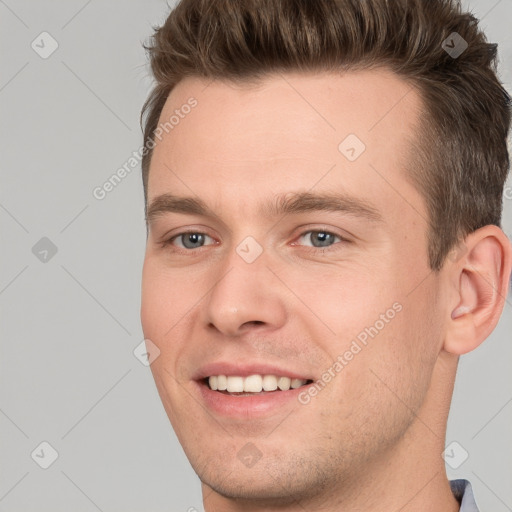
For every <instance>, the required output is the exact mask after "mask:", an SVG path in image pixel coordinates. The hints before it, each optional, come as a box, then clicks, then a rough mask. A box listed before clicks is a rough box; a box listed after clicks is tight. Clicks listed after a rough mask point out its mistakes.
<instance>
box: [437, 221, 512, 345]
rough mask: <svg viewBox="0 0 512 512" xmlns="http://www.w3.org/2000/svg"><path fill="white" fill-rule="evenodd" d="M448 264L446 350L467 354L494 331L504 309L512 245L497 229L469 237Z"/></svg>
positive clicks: (490, 227) (482, 229) (489, 228)
mask: <svg viewBox="0 0 512 512" xmlns="http://www.w3.org/2000/svg"><path fill="white" fill-rule="evenodd" d="M453 254H455V256H452V257H448V258H447V260H446V263H445V264H446V265H447V269H446V270H447V272H448V279H449V283H450V284H449V286H450V301H449V309H448V311H447V313H448V319H447V329H446V334H445V340H444V346H443V348H444V350H446V351H447V352H450V353H452V354H457V355H461V354H465V353H467V352H470V351H471V350H473V349H475V348H476V347H478V346H479V345H480V343H482V342H483V341H484V340H485V339H486V338H487V337H488V336H489V335H490V334H491V332H492V331H493V330H494V328H495V327H496V325H497V323H498V320H499V318H500V315H501V312H502V311H503V306H504V305H505V301H506V297H507V293H508V287H509V280H510V272H511V265H512V263H511V260H512V245H511V244H510V241H509V239H508V238H507V236H506V235H505V233H504V232H503V231H502V230H501V229H500V228H499V227H498V226H494V225H489V226H484V227H482V228H480V229H478V230H476V231H474V232H473V233H471V234H469V235H468V236H467V237H466V239H465V240H464V243H463V244H462V249H461V248H460V247H459V248H458V250H456V251H455V253H452V255H453Z"/></svg>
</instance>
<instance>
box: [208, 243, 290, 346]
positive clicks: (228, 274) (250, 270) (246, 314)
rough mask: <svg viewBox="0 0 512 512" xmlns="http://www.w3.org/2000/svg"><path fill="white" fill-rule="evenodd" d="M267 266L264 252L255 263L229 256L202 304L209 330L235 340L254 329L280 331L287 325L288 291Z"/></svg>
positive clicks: (235, 254) (234, 253)
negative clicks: (285, 296)
mask: <svg viewBox="0 0 512 512" xmlns="http://www.w3.org/2000/svg"><path fill="white" fill-rule="evenodd" d="M267 263H268V259H267V257H266V254H265V252H263V254H261V255H260V256H259V257H258V259H257V260H256V261H253V262H252V263H247V262H246V261H245V260H244V259H243V258H242V257H241V256H240V255H239V254H238V253H237V252H236V251H235V250H233V251H232V252H230V254H229V256H227V257H226V260H225V261H224V265H223V272H222V273H219V274H218V275H216V276H215V279H216V283H215V284H214V285H213V288H212V290H211V292H210V293H209V294H208V295H207V296H206V297H205V300H204V302H203V315H204V320H205V322H206V324H207V325H208V326H209V328H213V329H216V330H217V331H218V332H220V333H222V334H224V335H225V336H229V337H236V336H240V335H242V334H244V333H245V332H247V331H249V330H251V329H265V330H274V329H278V328H279V327H281V326H282V325H283V324H284V323H285V321H286V315H287V313H286V305H285V301H284V295H285V290H284V289H283V286H282V285H280V283H279V280H278V279H276V277H275V275H274V274H273V273H272V272H271V271H270V270H269V268H267ZM219 276H220V277H219Z"/></svg>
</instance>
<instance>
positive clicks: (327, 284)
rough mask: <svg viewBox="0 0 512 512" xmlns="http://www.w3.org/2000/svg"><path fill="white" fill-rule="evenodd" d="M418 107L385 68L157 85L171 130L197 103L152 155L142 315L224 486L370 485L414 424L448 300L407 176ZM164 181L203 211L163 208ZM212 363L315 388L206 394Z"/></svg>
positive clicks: (174, 409)
mask: <svg viewBox="0 0 512 512" xmlns="http://www.w3.org/2000/svg"><path fill="white" fill-rule="evenodd" d="M191 97H193V98H195V99H196V100H197V105H196V106H195V107H194V108H192V109H189V108H185V109H181V107H182V106H183V105H185V104H187V102H188V100H189V99H190V98H191ZM420 107H421V104H420V100H419V96H418V94H417V92H416V91H415V90H411V86H410V85H409V84H407V83H405V82H403V81H402V80H400V79H398V78H397V77H395V76H394V75H392V74H391V73H390V72H387V71H382V70H381V71H375V70H374V71H365V72H348V73H346V74H344V75H332V74H331V75H329V74H315V75H314V74H310V75H304V74H286V75H283V76H272V77H268V78H267V79H265V80H264V81H263V82H262V83H261V84H260V85H258V86H257V87H255V86H248V85H246V86H243V87H242V86H235V85H233V84H229V83H223V82H219V81H213V82H211V83H209V84H208V83H207V82H204V81H201V80H200V79H196V78H188V79H186V80H184V81H182V82H180V83H179V84H178V86H177V87H176V88H175V89H174V90H173V92H172V93H171V95H170V97H169V98H168V100H167V103H166V105H165V108H164V110H163V112H162V115H161V118H160V120H161V122H162V123H165V122H166V121H168V120H169V118H170V117H171V116H172V115H173V114H174V111H175V110H176V109H178V110H179V111H180V112H181V113H182V115H183V112H185V111H186V112H189V113H188V114H186V115H183V118H181V116H180V120H179V123H177V124H175V125H174V127H173V129H172V130H169V133H168V134H165V135H164V137H163V138H162V140H161V141H159V142H158V144H157V146H156V148H155V151H154V154H153V158H152V162H151V170H150V175H149V185H148V205H149V210H150V218H149V221H150V222H149V236H148V241H147V250H146V256H145V262H144V271H143V290H142V309H141V319H142V325H143V330H144V335H145V337H146V338H148V339H150V340H151V341H152V342H153V343H154V344H155V345H157V346H158V348H159V350H160V356H159V357H158V358H157V359H156V360H155V361H154V362H153V363H152V365H151V369H152V372H153V375H154V378H155V381H156V385H157V387H158V391H159V394H160V396H161V399H162V401H163V404H164V407H165V409H166V412H167V414H168V416H169V419H170V421H171V423H172V426H173V427H174V430H175V431H176V434H177V436H178V438H179V441H180V443H181V444H182V446H183V448H184V450H185V453H186V454H187V456H188V458H189V460H190V462H191V464H192V466H193V467H194V469H195V471H196V472H197V473H198V475H199V476H200V478H201V480H202V481H203V482H204V483H205V484H206V485H208V486H209V487H211V488H212V489H214V490H215V491H216V492H218V493H220V494H223V495H226V496H241V497H251V496H252V497H256V496H257V497H260V498H265V497H266V498H272V499H274V500H275V499H277V498H279V497H284V496H289V495H293V496H294V497H295V498H296V499H298V498H299V497H301V496H308V495H313V494H315V493H317V492H322V490H323V489H324V490H325V489H326V488H327V487H328V486H329V485H334V484H339V482H340V481H342V480H343V481H349V480H351V479H356V478H362V477H363V475H364V477H365V478H368V475H369V474H371V473H370V471H371V470H372V468H374V467H376V466H377V465H378V463H379V461H382V460H385V459H386V458H387V457H389V454H390V453H391V452H392V451H393V450H394V449H396V448H397V447H398V445H399V443H400V439H401V438H402V436H403V435H404V433H405V432H406V431H407V430H408V429H409V427H410V426H411V424H412V423H413V422H414V414H413V413H412V412H411V411H413V410H414V411H418V410H420V408H421V406H422V404H423V402H424V399H425V397H426V396H427V393H428V386H429V383H430V379H431V375H432V372H433V369H434V365H435V363H436V359H437V356H438V354H439V352H440V350H441V346H442V338H443V323H442V321H443V318H444V311H445V310H446V304H445V303H444V302H443V298H442V293H440V285H441V281H440V280H441V278H442V273H441V274H435V273H431V271H430V268H429V266H428V260H427V240H426V233H427V224H426V219H427V212H426V207H425V202H424V200H423V198H422V197H421V195H420V194H419V193H418V192H417V191H416V190H415V189H414V188H413V186H412V185H411V184H410V182H409V181H408V180H407V172H408V169H407V164H408V157H407V154H408V151H410V150H411V144H413V142H411V141H412V140H413V139H414V134H415V133H416V132H415V130H416V126H417V122H418V121H417V120H418V118H419V116H418V113H419V110H420ZM180 109H181V110H180ZM362 143H363V144H364V145H365V149H364V148H363V146H362ZM340 144H341V145H340ZM412 151H414V149H413V150H412ZM164 194H172V195H173V196H176V197H177V198H191V199H193V200H194V201H198V202H200V203H204V205H203V206H205V209H204V210H201V209H199V208H198V207H197V205H196V204H195V203H194V204H192V202H191V201H181V202H180V201H167V203H165V201H162V200H161V201H160V202H159V206H160V207H159V208H158V211H157V208H156V207H154V206H152V205H154V202H155V200H156V199H157V198H158V197H159V196H162V195H164ZM300 194H304V195H303V196H300ZM327 196H329V197H330V196H339V198H338V199H337V198H336V197H332V198H331V200H330V201H327V200H326V198H327ZM155 204H156V203H155ZM165 205H166V206H165ZM172 205H174V206H173V207H172V208H171V206H172ZM192 206H193V207H192ZM166 207H168V208H167V209H166ZM152 213H153V214H154V215H152ZM184 233H189V234H188V235H186V234H185V235H183V234H184ZM190 233H192V234H190ZM181 235H183V236H181ZM336 362H338V364H336ZM219 375H221V376H228V377H247V376H251V375H256V376H255V377H251V378H250V379H248V380H245V379H241V378H238V379H237V378H231V379H230V378H227V379H224V378H223V377H221V378H220V379H213V381H214V383H213V386H214V387H215V385H217V386H221V387H224V386H223V384H224V385H225V383H226V381H227V383H228V386H229V388H228V389H232V390H235V389H241V388H240V387H238V386H243V385H244V384H246V385H248V386H252V385H254V386H256V387H255V388H250V389H258V386H261V385H262V383H263V384H266V386H267V389H271V388H273V387H275V383H276V379H274V378H272V377H266V378H265V379H261V378H260V377H259V376H261V377H264V376H265V375H271V376H272V375H274V376H275V377H277V378H280V377H284V379H281V380H280V381H279V382H280V384H281V387H283V388H285V389H286V385H287V383H289V380H290V379H293V378H295V379H302V380H299V381H295V383H294V384H295V385H299V384H303V383H304V381H306V384H305V385H303V386H301V387H299V388H295V389H290V390H281V389H279V388H278V389H277V390H275V391H266V392H261V393H256V392H254V393H249V394H243V393H242V394H236V393H235V394H230V393H229V392H228V391H219V390H211V389H210V388H209V386H208V384H207V380H208V379H207V378H208V377H210V376H219ZM287 377H288V378H289V379H288V380H287V379H286V378H287ZM215 381H216V382H217V384H215ZM313 388H314V389H315V390H316V391H315V390H313Z"/></svg>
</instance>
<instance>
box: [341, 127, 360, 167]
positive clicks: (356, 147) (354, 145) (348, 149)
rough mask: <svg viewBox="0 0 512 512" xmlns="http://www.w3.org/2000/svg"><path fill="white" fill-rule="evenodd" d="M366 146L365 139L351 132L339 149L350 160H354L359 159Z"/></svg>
mask: <svg viewBox="0 0 512 512" xmlns="http://www.w3.org/2000/svg"><path fill="white" fill-rule="evenodd" d="M365 149H366V146H365V145H364V143H363V141H362V140H361V139H360V138H359V137H358V136H357V135H354V134H353V133H351V134H350V135H347V137H345V139H343V140H342V141H341V142H340V144H339V146H338V151H339V152H340V153H341V154H342V155H343V156H344V157H345V158H346V159H347V160H348V161H349V162H354V161H355V160H357V159H358V158H359V157H360V156H361V155H362V154H363V153H364V151H365Z"/></svg>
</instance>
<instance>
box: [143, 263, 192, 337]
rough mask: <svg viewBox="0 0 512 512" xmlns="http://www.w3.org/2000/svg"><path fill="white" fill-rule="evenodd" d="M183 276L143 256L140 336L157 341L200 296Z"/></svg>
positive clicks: (166, 333) (165, 334)
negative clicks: (141, 332)
mask: <svg viewBox="0 0 512 512" xmlns="http://www.w3.org/2000/svg"><path fill="white" fill-rule="evenodd" d="M182 274H183V273H177V272H174V273H171V272H170V270H169V269H168V268H166V267H165V266H164V265H162V264H160V263H158V261H156V259H152V258H150V257H147V258H146V260H145V261H144V267H143V272H142V290H141V323H142V329H143V331H144V335H145V336H146V337H148V338H150V339H151V338H152V337H154V338H155V339H161V338H163V337H167V336H169V334H170V333H169V330H170V329H172V328H173V326H174V325H175V324H177V322H179V321H180V320H181V319H183V318H184V317H185V316H186V314H187V312H188V311H189V310H190V309H191V307H192V306H193V305H194V304H195V303H197V301H198V299H199V298H200V296H201V293H200V291H199V290H198V289H197V287H195V286H193V285H192V283H190V279H189V278H186V277H185V278H184V277H183V275H182Z"/></svg>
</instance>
